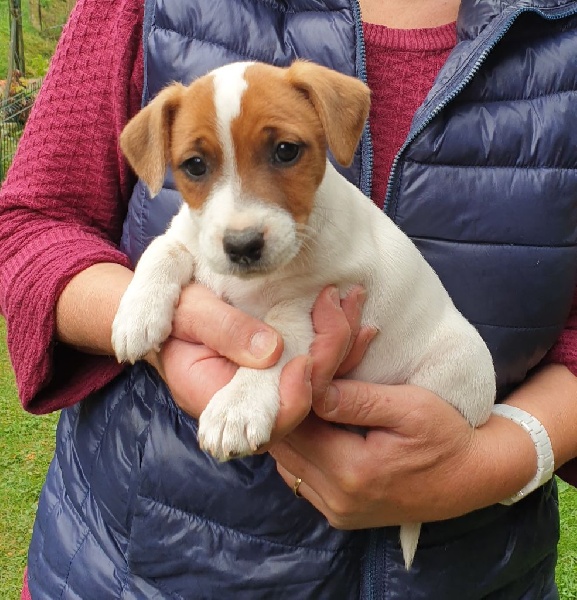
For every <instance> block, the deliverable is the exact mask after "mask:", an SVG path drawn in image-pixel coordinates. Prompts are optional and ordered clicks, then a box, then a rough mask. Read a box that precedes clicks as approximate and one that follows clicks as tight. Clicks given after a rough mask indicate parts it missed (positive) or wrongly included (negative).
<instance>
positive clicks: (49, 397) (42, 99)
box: [0, 0, 143, 413]
mask: <svg viewBox="0 0 577 600" xmlns="http://www.w3.org/2000/svg"><path fill="white" fill-rule="evenodd" d="M142 4H143V3H142V2H141V1H139V0H79V2H78V3H77V5H76V7H75V9H74V11H73V13H72V15H71V17H70V20H69V22H68V24H67V26H66V27H65V29H64V31H63V33H62V37H61V40H60V42H59V45H58V47H57V50H56V53H55V55H54V57H53V60H52V63H51V66H50V69H49V72H48V74H47V76H46V79H45V82H44V85H43V87H42V90H41V92H40V94H39V96H38V98H37V100H36V103H35V105H34V108H33V111H32V114H31V116H30V119H29V121H28V124H27V127H26V130H25V132H24V134H23V137H22V139H21V141H20V144H19V147H18V151H17V154H16V156H15V159H14V162H13V164H12V167H11V169H10V171H9V173H8V175H7V178H6V181H5V184H4V185H3V187H2V190H1V191H0V256H2V261H0V311H1V313H2V314H3V315H4V317H5V318H6V322H7V337H8V349H9V352H10V356H11V360H12V365H13V367H14V371H15V374H16V381H17V385H18V391H19V395H20V399H21V402H22V404H23V406H24V407H25V408H26V409H27V410H29V411H31V412H34V413H44V412H49V411H52V410H56V409H59V408H63V407H65V406H70V405H72V404H74V403H75V402H78V401H79V400H81V399H82V398H83V397H85V396H86V394H88V393H89V392H91V391H93V390H95V389H98V388H100V387H102V386H103V385H104V384H105V383H107V382H108V381H109V380H110V379H112V378H113V377H114V376H115V375H116V374H118V372H119V370H120V367H119V366H118V365H117V364H116V362H115V361H114V360H113V359H112V358H110V357H98V356H90V355H87V354H84V353H81V352H78V351H75V350H73V349H72V348H69V347H67V346H65V345H64V344H58V343H57V342H56V341H55V307H56V302H57V299H58V297H59V295H60V293H61V292H62V290H63V288H64V287H65V286H66V285H67V283H68V282H69V281H70V279H71V278H72V277H73V276H74V275H76V274H77V273H79V272H80V271H82V270H84V269H86V268H87V267H89V266H91V265H93V264H96V263H101V262H114V263H119V264H122V265H125V266H129V261H128V259H127V257H126V256H125V255H124V254H122V253H121V252H120V251H119V250H118V248H117V243H118V241H119V237H120V233H121V228H122V222H123V219H124V216H125V213H126V206H127V203H128V198H129V195H130V191H131V188H132V186H133V184H134V181H133V176H132V175H131V173H130V170H129V169H128V167H127V165H126V163H125V162H124V160H123V159H122V157H121V155H120V153H119V151H118V143H117V140H118V135H119V133H120V131H121V130H122V127H123V126H124V124H125V123H126V122H127V120H128V118H129V117H130V116H131V115H132V114H134V113H135V112H136V111H137V110H138V108H139V104H140V94H141V88H142V79H143V74H142V51H141V49H140V48H141V40H142V18H143V16H142Z"/></svg>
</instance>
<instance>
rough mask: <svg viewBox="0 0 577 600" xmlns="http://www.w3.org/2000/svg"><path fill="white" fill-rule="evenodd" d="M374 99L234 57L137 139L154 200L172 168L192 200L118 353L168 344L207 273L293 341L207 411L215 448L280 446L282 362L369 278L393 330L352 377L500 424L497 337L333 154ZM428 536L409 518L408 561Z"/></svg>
mask: <svg viewBox="0 0 577 600" xmlns="http://www.w3.org/2000/svg"><path fill="white" fill-rule="evenodd" d="M369 102H370V101H369V91H368V88H367V87H366V86H365V85H364V84H363V83H362V82H360V81H358V80H357V79H354V78H351V77H347V76H344V75H341V74H339V73H336V72H334V71H331V70H329V69H326V68H324V67H320V66H318V65H315V64H312V63H308V62H304V61H296V62H295V63H293V64H292V66H290V67H289V68H286V69H282V68H278V67H272V66H268V65H264V64H260V63H235V64H231V65H228V66H225V67H221V68H219V69H216V70H215V71H213V72H211V73H209V74H208V75H206V76H204V77H201V78H200V79H198V80H196V81H194V82H193V83H192V84H191V85H190V86H188V87H184V86H182V85H180V84H174V85H171V86H169V87H167V88H165V89H164V90H163V91H161V92H160V94H158V96H157V97H156V98H155V99H154V100H153V101H152V102H151V103H150V104H149V105H148V106H146V107H145V108H144V109H143V110H142V111H140V112H139V113H138V114H137V115H136V116H135V117H134V118H133V119H132V120H131V121H130V122H129V123H128V125H127V126H126V128H125V130H124V131H123V133H122V136H121V140H120V142H121V147H122V150H123V152H124V153H125V155H126V157H127V159H128V161H129V162H130V164H131V165H132V167H133V168H134V170H135V171H136V173H137V174H138V176H139V177H140V178H141V179H142V180H143V181H144V182H145V183H146V185H147V186H148V188H149V189H150V192H151V195H153V196H154V195H155V194H157V193H158V192H159V190H160V189H161V186H162V183H163V180H164V176H165V171H166V169H167V167H170V168H171V169H172V173H173V175H174V180H175V183H176V186H177V188H178V190H179V192H180V194H181V195H182V198H183V200H184V202H183V204H182V208H181V209H180V212H179V213H178V214H177V215H176V216H175V217H174V219H173V221H172V223H171V225H170V227H169V229H168V230H167V232H166V233H165V234H164V235H162V236H160V237H158V238H157V239H155V240H154V241H153V242H152V243H151V244H150V246H149V247H148V249H147V250H146V251H145V252H144V254H143V255H142V258H141V259H140V262H139V263H138V266H137V267H136V272H135V275H134V279H133V280H132V282H131V284H130V285H129V287H128V289H127V290H126V293H125V294H124V296H123V298H122V300H121V303H120V306H119V309H118V313H117V315H116V318H115V320H114V324H113V331H112V344H113V347H114V350H115V352H116V356H117V358H118V360H120V361H130V362H134V361H136V360H137V359H139V358H141V357H142V356H144V355H145V354H146V353H147V352H148V351H149V350H151V349H153V348H154V349H158V348H159V347H160V345H161V344H162V342H163V341H164V340H165V339H166V338H167V337H168V335H169V333H170V331H171V323H172V318H173V314H174V309H175V306H176V304H177V303H178V300H179V296H180V292H181V289H182V287H183V286H185V285H186V284H188V283H189V282H190V281H191V280H193V279H194V280H195V281H198V282H200V283H202V284H204V285H206V286H208V287H209V288H211V289H212V290H214V291H215V292H216V293H217V294H218V295H219V296H221V297H222V298H224V299H226V300H227V301H228V302H230V303H231V304H233V305H234V306H237V307H239V308H241V309H242V310H244V311H246V312H247V313H249V314H251V315H253V316H255V317H258V318H259V319H262V320H264V321H265V322H267V323H268V324H270V325H271V326H272V327H274V328H275V329H276V330H277V331H278V332H279V333H280V334H281V335H282V336H283V339H284V352H283V355H282V358H281V359H280V360H279V362H278V363H277V364H276V365H275V366H274V367H271V368H269V369H266V370H255V369H248V368H243V367H241V368H239V369H238V371H237V373H236V375H235V376H234V378H233V379H232V381H231V382H230V383H229V384H228V385H227V386H225V387H224V388H223V389H221V390H220V391H219V392H217V393H216V394H215V395H214V397H213V398H212V399H211V401H210V402H209V404H208V406H207V407H206V410H205V411H204V412H203V413H202V415H201V417H200V420H199V425H198V439H199V443H200V446H201V447H202V448H203V449H204V450H205V451H207V452H209V453H210V454H212V455H213V456H214V457H216V458H217V459H219V460H227V459H229V458H233V457H238V456H243V455H248V454H251V453H253V452H255V451H256V450H257V449H258V448H259V447H260V446H262V445H263V444H265V443H266V442H268V441H269V439H270V434H271V431H272V428H273V425H274V423H275V419H276V416H277V412H278V407H279V378H280V373H281V370H282V368H283V366H284V365H285V364H286V363H287V362H288V361H289V360H290V359H292V358H294V357H295V356H297V355H302V354H307V353H308V351H309V346H310V344H311V342H312V340H313V328H312V323H311V308H312V305H313V303H314V301H315V299H316V297H317V295H318V294H319V292H320V291H321V290H322V289H323V288H324V287H325V286H327V285H329V284H336V285H337V286H338V287H339V290H340V293H341V295H342V296H344V295H345V294H346V293H347V290H349V289H350V287H351V286H352V285H353V284H362V285H363V286H364V288H365V289H366V291H367V299H366V302H365V305H364V309H363V315H362V322H363V324H364V325H370V326H373V327H376V328H378V330H379V331H380V332H381V333H380V334H379V335H377V337H376V338H375V339H374V340H373V341H372V343H371V345H370V346H369V348H368V350H367V352H366V354H365V356H364V359H363V361H362V363H361V364H360V365H359V366H358V367H357V368H356V369H354V370H353V371H352V372H351V373H350V374H349V377H350V378H352V379H357V380H364V381H370V382H375V383H386V384H404V383H410V384H415V385H418V386H422V387H424V388H427V389H429V390H432V391H433V392H435V393H436V394H438V395H439V396H440V397H441V398H444V399H445V400H446V401H447V402H449V403H450V404H451V405H453V406H454V407H455V408H456V409H458V410H459V411H460V412H461V413H462V414H463V416H464V417H465V418H466V419H467V420H468V422H469V423H470V424H471V425H473V426H477V425H480V424H482V423H483V422H485V421H486V420H487V418H488V417H489V414H490V411H491V407H492V405H493V401H494V397H495V374H494V369H493V363H492V359H491V355H490V353H489V350H488V349H487V347H486V345H485V343H484V342H483V340H482V339H481V337H480V336H479V334H478V333H477V331H476V330H475V329H474V327H473V326H472V325H470V324H469V323H468V322H467V321H466V320H465V319H464V318H463V316H462V315H461V314H460V313H459V312H458V311H457V309H456V308H455V306H454V305H453V302H452V301H451V299H450V297H449V295H448V294H447V292H446V290H445V289H444V287H443V285H442V284H441V282H440V280H439V278H438V277H437V275H436V274H435V272H434V271H433V269H432V268H431V267H430V266H429V265H428V264H427V262H426V261H425V260H424V258H423V257H422V255H421V254H420V252H419V251H418V250H417V248H416V247H415V246H414V245H413V243H412V242H411V241H410V240H409V238H408V237H407V236H406V235H405V234H403V233H402V232H401V231H400V230H399V229H398V228H397V226H396V225H395V224H394V223H393V222H392V221H391V220H390V219H389V218H388V217H387V216H385V215H384V213H383V212H382V211H381V210H379V209H378V208H377V207H376V206H374V205H373V203H372V202H370V200H368V199H367V198H366V197H365V196H364V195H363V194H362V193H361V192H360V191H359V190H358V189H357V188H355V187H354V186H353V185H352V184H350V183H349V182H348V181H347V180H346V179H345V178H344V177H342V176H341V175H340V174H339V173H338V172H337V171H336V170H335V168H334V167H333V166H332V165H331V163H330V162H329V161H328V160H327V151H328V150H330V151H331V153H332V155H333V157H334V159H335V160H336V161H337V162H338V163H339V164H341V165H345V166H347V165H349V164H350V163H351V162H352V160H353V155H354V152H355V149H356V147H357V145H358V142H359V139H360V136H361V133H362V130H363V127H364V124H365V121H366V118H367V115H368V110H369ZM419 532H420V524H407V525H403V526H401V546H402V549H403V555H404V558H405V563H406V565H407V568H408V567H409V566H410V564H411V562H412V560H413V557H414V554H415V551H416V547H417V542H418V538H419Z"/></svg>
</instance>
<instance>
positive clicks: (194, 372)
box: [150, 338, 237, 418]
mask: <svg viewBox="0 0 577 600" xmlns="http://www.w3.org/2000/svg"><path fill="white" fill-rule="evenodd" d="M150 362H151V364H153V366H155V367H156V369H157V370H158V372H159V373H160V375H161V377H162V378H163V379H164V381H165V382H166V384H167V385H168V387H169V388H170V391H171V394H172V397H173V398H174V401H175V402H176V404H177V405H178V406H179V407H180V408H181V409H182V410H183V411H184V412H186V413H188V414H189V415H191V416H192V417H195V418H198V417H199V416H200V414H201V413H202V411H203V410H204V409H205V408H206V405H207V404H208V402H209V400H210V399H211V398H212V396H213V395H214V394H215V393H216V392H217V391H218V390H220V389H221V388H222V387H224V386H225V385H226V384H227V383H228V382H229V381H230V380H231V379H232V377H233V375H234V374H235V373H236V370H237V365H236V364H234V363H232V362H230V361H229V360H227V359H226V358H224V357H222V356H220V355H219V354H218V353H217V352H215V351H214V350H211V349H210V348H207V347H206V346H203V345H202V344H191V343H190V342H184V341H182V340H179V339H176V338H168V340H167V341H166V342H165V343H164V344H163V346H162V349H161V351H160V352H159V353H158V355H157V356H156V358H155V360H154V361H150Z"/></svg>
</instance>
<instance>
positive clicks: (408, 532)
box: [399, 523, 421, 571]
mask: <svg viewBox="0 0 577 600" xmlns="http://www.w3.org/2000/svg"><path fill="white" fill-rule="evenodd" d="M420 534H421V524H420V523H405V524H404V525H401V532H400V535H399V537H400V539H401V549H402V551H403V558H404V559H405V567H406V568H407V571H408V570H409V569H410V568H411V565H412V564H413V559H414V558H415V552H416V551H417V544H418V543H419V535H420Z"/></svg>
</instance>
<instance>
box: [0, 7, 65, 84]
mask: <svg viewBox="0 0 577 600" xmlns="http://www.w3.org/2000/svg"><path fill="white" fill-rule="evenodd" d="M42 5H43V7H44V8H43V10H44V11H45V12H44V16H45V22H46V28H45V30H44V31H42V32H40V31H37V30H36V29H34V27H32V24H31V22H30V15H29V12H28V11H29V7H30V5H29V2H28V0H22V33H23V36H24V57H25V61H26V74H25V75H26V77H41V76H42V75H44V74H45V73H46V71H47V69H48V65H49V63H50V58H51V56H52V54H53V52H54V48H55V47H56V42H57V41H58V37H59V35H60V32H61V25H63V24H64V23H65V22H66V18H67V15H68V8H67V5H66V0H43V1H42ZM9 47H10V26H9V23H8V0H0V49H1V51H0V79H6V75H7V73H8V48H9Z"/></svg>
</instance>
